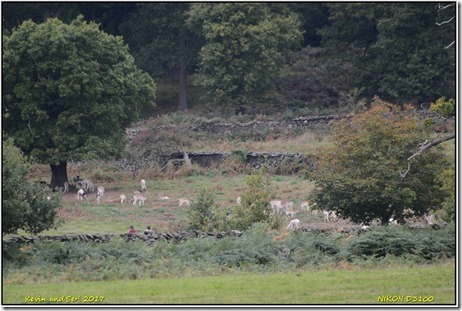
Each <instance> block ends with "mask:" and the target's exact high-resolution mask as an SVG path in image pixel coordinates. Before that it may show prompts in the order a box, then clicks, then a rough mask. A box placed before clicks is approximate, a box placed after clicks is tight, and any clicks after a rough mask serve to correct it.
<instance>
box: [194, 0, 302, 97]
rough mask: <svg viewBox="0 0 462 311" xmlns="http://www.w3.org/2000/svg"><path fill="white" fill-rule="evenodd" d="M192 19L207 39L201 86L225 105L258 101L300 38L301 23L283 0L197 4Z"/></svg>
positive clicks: (196, 27)
mask: <svg viewBox="0 0 462 311" xmlns="http://www.w3.org/2000/svg"><path fill="white" fill-rule="evenodd" d="M188 23H189V25H190V27H191V28H192V29H195V30H196V31H197V32H198V33H201V34H202V36H203V37H204V38H205V45H204V46H203V47H202V49H201V51H200V55H199V59H200V61H199V74H200V77H199V78H200V80H199V84H200V85H202V86H203V87H204V88H205V89H206V91H207V94H208V95H209V97H210V99H211V100H213V102H214V103H215V104H220V105H222V106H223V104H233V105H238V106H242V105H246V104H255V103H256V102H259V101H260V99H261V98H262V96H263V95H264V94H265V93H266V92H268V91H270V90H271V89H272V88H273V87H274V84H273V81H272V79H273V78H274V77H275V76H277V75H278V74H279V72H280V70H281V68H282V62H283V60H284V54H285V53H286V52H287V51H288V50H290V49H291V48H292V47H295V46H296V45H297V44H299V42H300V40H301V32H300V30H299V21H298V19H297V17H296V16H295V15H294V14H293V13H291V11H290V10H288V8H287V6H286V5H284V4H275V3H270V4H268V3H214V4H201V3H196V4H193V5H191V9H190V10H189V12H188Z"/></svg>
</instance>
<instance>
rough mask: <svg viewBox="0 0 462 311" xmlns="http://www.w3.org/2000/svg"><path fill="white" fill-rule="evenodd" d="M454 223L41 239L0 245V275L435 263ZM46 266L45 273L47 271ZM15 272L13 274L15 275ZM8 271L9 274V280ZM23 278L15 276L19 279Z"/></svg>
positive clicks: (137, 274)
mask: <svg viewBox="0 0 462 311" xmlns="http://www.w3.org/2000/svg"><path fill="white" fill-rule="evenodd" d="M454 230H455V226H454V225H448V226H447V227H445V228H443V229H440V230H432V229H408V228H405V227H404V226H403V227H399V226H387V227H374V228H373V229H370V230H369V231H367V232H363V233H361V234H360V235H355V236H352V237H349V238H348V239H345V238H344V236H343V235H341V234H337V233H333V234H313V233H301V232H293V233H291V234H289V235H288V236H287V237H286V239H285V240H282V241H278V240H276V239H275V236H274V235H275V233H274V232H270V233H269V232H268V225H267V224H266V223H255V224H253V225H251V226H250V227H249V228H248V230H246V231H245V233H244V234H243V235H242V236H241V237H231V236H227V237H223V238H220V239H214V238H201V239H189V240H187V241H184V242H180V243H168V242H166V241H157V242H155V243H153V244H151V245H148V244H146V243H143V242H126V241H124V240H122V239H120V238H116V237H114V238H113V240H112V241H111V242H109V243H103V244H90V243H82V242H75V241H74V242H66V243H62V242H44V243H33V244H28V245H23V246H21V247H18V246H15V245H10V244H8V245H5V246H4V252H3V261H2V264H3V272H4V282H5V281H8V282H9V283H10V282H13V283H14V282H19V283H21V282H24V279H26V282H27V283H34V282H38V281H40V280H43V279H47V280H49V281H60V282H63V281H72V282H78V281H105V280H106V281H107V280H127V279H142V278H143V279H146V278H165V277H185V276H191V275H193V276H204V275H216V274H223V273H242V272H256V271H258V272H288V271H294V272H295V271H297V272H300V271H301V270H303V269H305V270H307V269H309V270H311V269H312V268H316V267H317V268H329V269H332V268H333V267H338V265H344V264H348V265H350V267H352V268H354V267H357V266H366V267H367V266H368V265H369V267H370V266H371V265H372V267H375V266H380V267H381V268H383V266H384V264H390V263H391V264H398V265H401V264H402V263H408V264H409V263H411V264H412V263H418V264H422V263H435V262H437V261H438V260H445V259H448V258H454V257H455V255H456V237H455V234H454V233H455V231H454ZM52 272H53V273H52ZM21 275H22V276H23V277H19V276H21ZM15 278H16V279H15ZM21 280H23V281H21Z"/></svg>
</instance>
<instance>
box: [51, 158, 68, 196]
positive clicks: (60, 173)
mask: <svg viewBox="0 0 462 311" xmlns="http://www.w3.org/2000/svg"><path fill="white" fill-rule="evenodd" d="M50 168H51V183H50V187H51V189H55V187H58V188H64V182H66V181H68V180H67V162H65V161H63V162H59V164H58V165H54V164H50Z"/></svg>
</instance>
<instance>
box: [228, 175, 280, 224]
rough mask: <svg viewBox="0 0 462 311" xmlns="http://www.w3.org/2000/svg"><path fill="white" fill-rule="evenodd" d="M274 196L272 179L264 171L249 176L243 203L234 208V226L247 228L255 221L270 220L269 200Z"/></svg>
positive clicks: (232, 221) (242, 199)
mask: <svg viewBox="0 0 462 311" xmlns="http://www.w3.org/2000/svg"><path fill="white" fill-rule="evenodd" d="M273 196H274V194H273V192H272V189H271V185H270V180H269V179H265V176H264V173H263V172H262V171H259V172H257V173H255V174H253V175H250V176H249V177H247V188H246V190H245V192H244V193H243V194H242V196H241V204H239V205H237V206H236V207H234V208H233V214H232V219H231V223H232V227H233V228H235V229H247V228H248V227H250V226H251V225H252V224H253V223H257V222H266V221H268V220H269V218H270V213H271V207H270V205H269V202H270V201H271V199H272V198H273Z"/></svg>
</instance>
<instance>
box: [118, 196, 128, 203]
mask: <svg viewBox="0 0 462 311" xmlns="http://www.w3.org/2000/svg"><path fill="white" fill-rule="evenodd" d="M119 199H120V203H122V204H123V203H126V202H127V196H126V195H125V194H121V195H120V197H119Z"/></svg>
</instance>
